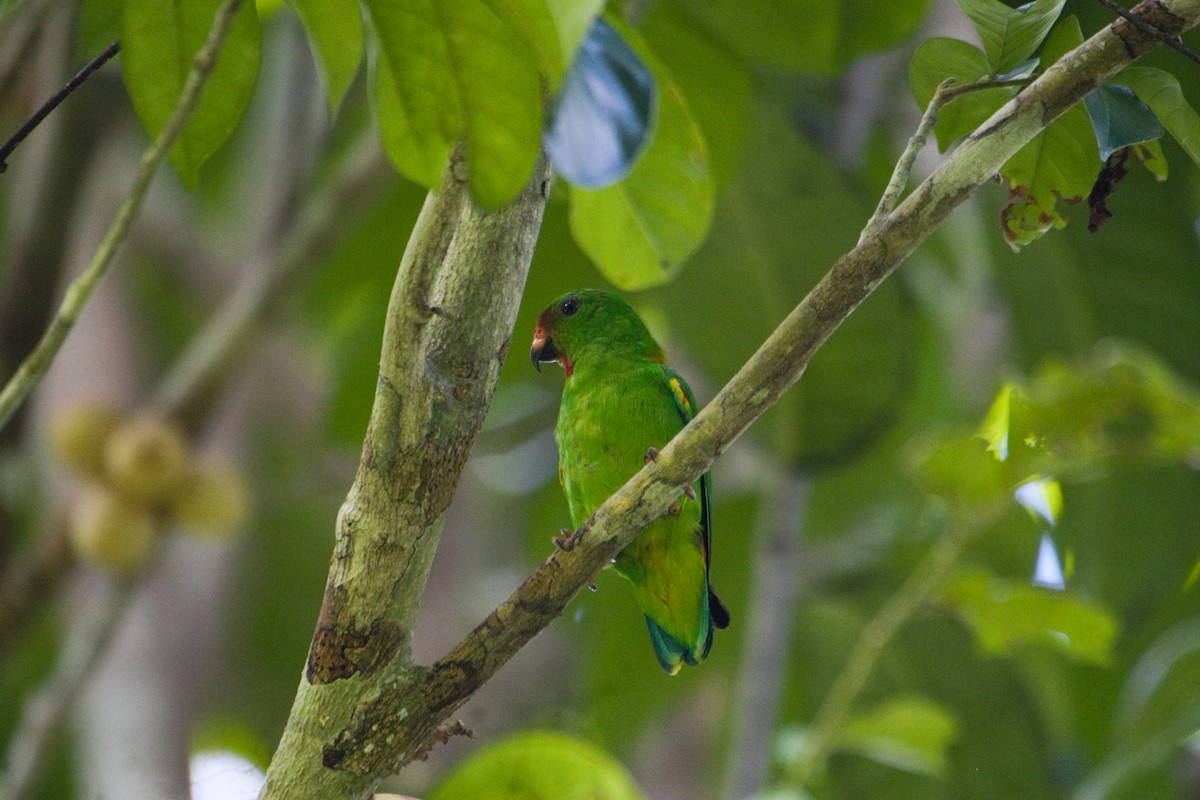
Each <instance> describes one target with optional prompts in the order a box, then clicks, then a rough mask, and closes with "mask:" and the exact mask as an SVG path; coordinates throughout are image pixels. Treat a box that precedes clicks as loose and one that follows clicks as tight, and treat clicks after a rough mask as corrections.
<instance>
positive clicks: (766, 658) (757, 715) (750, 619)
mask: <svg viewBox="0 0 1200 800" xmlns="http://www.w3.org/2000/svg"><path fill="white" fill-rule="evenodd" d="M777 470H782V471H784V474H783V475H782V476H780V477H779V478H777V479H775V480H774V481H772V485H771V487H770V489H769V491H768V492H767V493H766V495H765V496H764V497H763V506H764V507H765V510H764V511H763V512H761V516H762V522H761V523H760V524H759V530H758V531H757V533H756V535H755V546H754V550H755V553H754V565H753V568H752V569H753V572H752V574H751V578H750V586H751V589H750V598H749V600H748V601H747V603H746V608H747V610H746V613H744V614H741V615H739V616H740V617H741V618H742V619H744V620H746V623H745V624H746V629H745V633H744V639H743V641H744V642H745V644H744V645H743V646H742V651H741V664H740V666H739V667H738V677H737V684H736V686H735V687H734V694H733V698H734V699H733V703H732V705H731V715H732V717H733V719H732V723H731V726H730V727H731V729H732V731H731V734H730V738H731V743H730V746H729V751H728V757H727V758H726V761H725V763H726V767H725V785H724V788H723V790H722V793H721V794H722V796H723V797H725V798H726V800H741V798H744V797H753V796H757V795H758V794H759V793H760V792H762V791H763V789H765V788H766V787H765V783H766V780H767V776H768V774H769V772H770V767H771V752H772V746H771V745H772V739H773V737H774V735H775V722H776V719H777V716H778V714H779V699H780V697H781V695H782V694H783V683H784V680H785V677H786V676H787V674H788V670H787V669H786V666H787V665H786V661H787V654H788V648H789V645H790V642H791V636H790V633H791V629H792V619H793V611H794V609H795V606H796V602H797V600H798V598H799V596H800V590H801V588H802V583H803V582H802V581H801V580H797V575H798V574H799V573H800V572H802V564H801V562H802V554H803V552H804V547H803V544H802V540H803V535H804V526H805V522H806V520H807V517H808V496H809V493H810V490H811V489H812V479H811V477H810V476H808V475H806V474H803V473H796V472H795V471H794V470H792V469H789V468H786V467H779V468H777Z"/></svg>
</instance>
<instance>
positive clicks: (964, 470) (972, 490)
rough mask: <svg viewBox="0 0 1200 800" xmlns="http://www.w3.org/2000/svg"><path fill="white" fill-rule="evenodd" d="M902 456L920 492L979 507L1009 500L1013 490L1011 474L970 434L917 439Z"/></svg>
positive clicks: (977, 438)
mask: <svg viewBox="0 0 1200 800" xmlns="http://www.w3.org/2000/svg"><path fill="white" fill-rule="evenodd" d="M905 455H906V458H905V461H906V464H907V466H908V470H909V472H910V474H912V476H913V478H914V479H915V480H916V481H917V483H918V484H919V485H920V486H921V488H922V490H923V491H925V492H926V493H928V494H932V495H936V496H938V497H941V498H944V499H946V500H950V501H954V502H958V503H966V504H969V505H979V506H982V505H987V504H992V503H995V502H997V501H999V500H1003V499H1005V498H1007V497H1009V496H1010V495H1011V494H1012V491H1013V489H1014V488H1015V486H1016V478H1015V477H1014V475H1013V471H1012V470H1011V469H1010V468H1009V467H1008V466H1007V465H1006V464H1004V463H1003V462H1002V460H1000V459H997V458H995V457H994V456H993V454H992V453H990V452H989V449H988V447H987V446H986V445H985V444H984V443H983V442H982V441H980V437H979V436H975V435H973V434H970V433H960V434H951V435H947V436H941V437H936V438H930V439H916V440H914V441H913V443H912V444H910V445H909V447H908V451H907V453H906V454H905Z"/></svg>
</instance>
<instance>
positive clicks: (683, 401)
mask: <svg viewBox="0 0 1200 800" xmlns="http://www.w3.org/2000/svg"><path fill="white" fill-rule="evenodd" d="M671 391H673V392H674V393H675V402H676V403H679V407H680V408H682V409H683V410H684V411H685V412H686V413H687V415H688V416H689V417H690V416H692V415H693V414H694V413H695V412H694V411H692V404H691V403H689V402H688V399H687V394H686V393H685V392H684V391H683V387H682V386H681V385H680V384H679V378H671Z"/></svg>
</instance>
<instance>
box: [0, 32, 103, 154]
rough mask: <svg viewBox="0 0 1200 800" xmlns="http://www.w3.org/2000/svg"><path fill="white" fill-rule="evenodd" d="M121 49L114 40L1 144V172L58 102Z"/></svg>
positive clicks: (56, 106) (64, 98)
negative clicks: (19, 146) (11, 156)
mask: <svg viewBox="0 0 1200 800" xmlns="http://www.w3.org/2000/svg"><path fill="white" fill-rule="evenodd" d="M120 49H121V43H120V42H113V43H112V44H110V45H109V46H108V47H107V48H105V50H104V52H103V53H101V54H100V55H98V56H96V57H95V58H93V59H92V60H91V61H89V62H88V64H87V66H85V67H84V68H83V69H81V70H79V72H76V73H75V76H74V77H73V78H71V80H69V81H67V82H66V83H65V84H63V87H62V88H61V89H59V90H58V91H57V92H55V93H54V96H53V97H51V98H50V99H49V100H47V101H46V102H45V103H42V107H41V108H39V109H38V110H37V111H35V112H34V113H33V116H32V117H30V118H29V119H28V120H27V121H26V122H25V124H24V125H22V126H21V127H20V128H18V129H17V132H16V133H14V134H13V135H12V136H11V137H9V140H8V141H7V142H5V143H4V144H3V145H2V146H0V174H3V173H4V172H6V171H7V170H8V157H9V156H10V155H12V151H13V150H16V149H17V145H19V144H20V143H21V142H23V141H25V137H26V136H28V135H29V134H31V133H33V129H34V128H36V127H37V126H38V125H40V124H42V120H44V119H45V118H46V117H48V116H49V115H50V112H51V111H53V110H54V109H56V108H58V104H59V103H61V102H62V101H63V100H66V99H67V97H68V96H69V95H70V94H71V92H73V91H75V90H76V89H78V88H79V87H80V85H82V84H83V82H84V81H86V80H87V79H88V78H89V77H90V76H91V74H92V73H93V72H95V71H96V70H98V69H100V67H102V66H104V63H105V62H106V61H108V60H109V59H110V58H112V57H113V56H115V55H116V54H117V51H118V50H120Z"/></svg>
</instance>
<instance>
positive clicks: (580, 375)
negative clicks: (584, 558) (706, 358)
mask: <svg viewBox="0 0 1200 800" xmlns="http://www.w3.org/2000/svg"><path fill="white" fill-rule="evenodd" d="M682 427H683V421H682V420H681V419H680V418H679V411H678V410H677V409H676V407H675V401H674V400H673V399H672V397H671V394H670V387H669V385H668V384H667V381H666V379H665V377H664V374H663V370H662V367H661V366H660V365H659V364H656V363H654V362H652V361H638V362H633V363H632V364H626V365H612V366H609V367H608V368H606V369H593V370H583V369H576V370H575V374H574V375H572V376H571V377H569V378H567V382H566V386H565V387H564V388H563V395H562V407H561V409H560V410H559V414H558V425H557V427H556V428H555V431H554V434H555V438H556V439H557V441H558V452H559V460H560V463H561V466H562V478H563V486H564V488H565V490H566V494H567V503H568V505H569V506H570V510H571V522H572V524H574V525H575V526H576V527H578V526H579V525H581V524H583V522H584V521H585V520H586V519H587V518H588V517H589V516H591V514H592V512H593V511H595V510H596V508H598V507H599V506H600V504H601V503H603V502H604V501H605V500H607V499H608V497H609V496H610V495H612V494H613V492H615V491H616V490H617V489H619V488H621V486H622V485H624V483H625V482H626V481H627V480H629V478H630V477H631V476H632V475H633V474H634V473H636V472H637V471H638V470H640V469H641V468H642V466H643V465H644V463H645V457H646V451H647V450H648V449H649V448H651V447H662V446H663V445H664V444H666V443H667V442H668V441H670V439H671V437H673V436H674V435H675V434H676V433H678V432H679V430H680V429H681V428H682Z"/></svg>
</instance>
